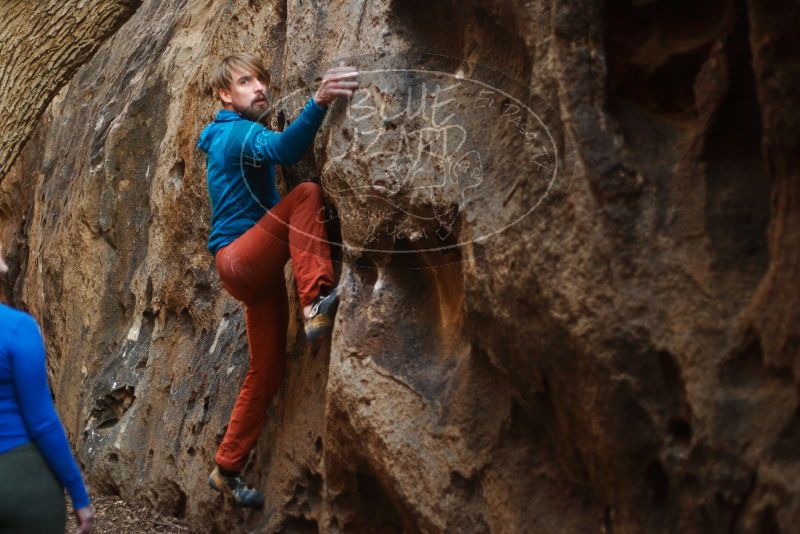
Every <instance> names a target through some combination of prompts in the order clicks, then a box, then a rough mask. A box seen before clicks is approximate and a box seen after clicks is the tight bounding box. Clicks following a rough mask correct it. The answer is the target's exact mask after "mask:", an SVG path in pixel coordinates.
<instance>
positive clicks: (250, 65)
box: [209, 52, 269, 96]
mask: <svg viewBox="0 0 800 534" xmlns="http://www.w3.org/2000/svg"><path fill="white" fill-rule="evenodd" d="M232 69H235V70H238V71H241V72H253V73H255V74H257V75H260V76H262V77H263V78H264V83H265V84H267V85H269V72H267V69H265V68H264V64H263V63H261V60H260V59H258V57H256V56H255V55H253V54H250V53H249V52H240V53H238V54H232V55H230V56H228V57H226V58H225V59H223V60H222V62H221V63H220V64H219V66H218V67H217V69H216V70H215V71H214V74H213V75H212V76H211V81H210V82H209V85H210V87H211V93H212V94H213V95H214V96H219V90H220V89H230V88H231V83H232V82H233V74H232V73H231V70H232Z"/></svg>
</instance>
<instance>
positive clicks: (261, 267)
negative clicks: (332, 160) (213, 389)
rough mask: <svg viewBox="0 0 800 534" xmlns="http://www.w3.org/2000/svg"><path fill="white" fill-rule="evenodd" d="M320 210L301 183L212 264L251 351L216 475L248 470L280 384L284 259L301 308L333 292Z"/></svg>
mask: <svg viewBox="0 0 800 534" xmlns="http://www.w3.org/2000/svg"><path fill="white" fill-rule="evenodd" d="M321 210H322V192H321V190H320V188H319V186H318V185H317V184H314V183H311V182H305V183H302V184H300V185H298V186H297V187H295V188H294V189H293V190H292V191H291V192H290V193H289V194H288V195H286V197H284V198H283V199H282V200H281V201H280V202H279V203H278V204H277V205H275V206H274V207H273V208H272V209H270V210H269V212H267V213H266V214H265V215H264V216H263V217H262V218H261V219H260V220H259V221H258V223H256V224H255V225H254V226H253V227H252V228H250V229H249V230H248V231H247V232H245V233H244V234H242V235H241V236H240V237H239V238H238V239H236V240H235V241H233V242H232V243H231V244H229V245H227V246H225V247H223V248H221V249H220V250H219V251H218V252H217V255H216V257H215V259H216V264H217V271H218V272H219V277H220V279H221V280H222V286H223V287H224V288H225V289H226V290H227V291H228V293H230V294H231V295H232V296H233V297H234V298H236V299H237V300H240V301H242V303H243V304H244V309H245V318H246V320H247V341H248V344H249V346H250V368H249V369H248V371H247V375H246V376H245V377H244V383H243V384H242V389H241V391H239V397H238V398H237V399H236V404H235V405H234V407H233V413H232V414H231V419H230V421H229V422H228V430H227V432H226V433H225V437H224V438H223V440H222V444H220V446H219V449H218V450H217V454H216V456H215V458H214V460H215V461H216V462H217V464H218V465H219V466H220V467H222V468H223V469H227V470H230V471H240V470H241V469H242V468H243V467H244V465H245V463H247V457H248V455H249V453H250V451H251V450H252V449H253V447H255V444H256V441H257V440H258V436H259V435H260V434H261V429H262V428H263V426H264V422H265V420H266V417H267V406H269V402H270V401H271V400H272V398H273V397H274V396H275V393H277V391H278V388H279V387H280V384H281V380H282V379H283V373H284V369H285V365H286V355H285V350H286V328H287V326H288V321H289V310H288V302H287V297H286V282H285V279H284V275H283V268H284V265H286V262H287V261H288V260H289V258H290V257H291V259H292V268H293V270H294V277H295V280H296V282H297V292H298V294H299V295H300V304H301V306H306V305H308V304H310V303H311V301H312V300H314V297H316V296H317V294H318V293H319V290H320V288H321V287H322V286H328V287H333V265H332V263H331V259H330V247H329V245H328V242H327V239H326V234H325V226H324V224H323V223H322V222H321V221H322V219H321V218H320V217H319V215H320V213H321Z"/></svg>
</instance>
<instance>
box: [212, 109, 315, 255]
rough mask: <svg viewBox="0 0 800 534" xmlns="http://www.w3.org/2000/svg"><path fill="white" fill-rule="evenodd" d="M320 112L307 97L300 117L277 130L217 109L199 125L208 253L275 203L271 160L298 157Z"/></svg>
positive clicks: (287, 162)
mask: <svg viewBox="0 0 800 534" xmlns="http://www.w3.org/2000/svg"><path fill="white" fill-rule="evenodd" d="M325 111H326V109H325V108H322V107H320V106H319V105H317V104H316V102H314V99H313V98H311V99H309V100H308V102H307V103H306V105H305V107H304V108H303V111H302V112H301V113H300V116H298V117H297V119H295V120H294V122H292V123H291V124H290V125H289V126H288V127H287V128H286V129H285V130H284V131H283V132H280V133H279V132H274V131H272V130H269V129H267V128H265V127H264V126H262V125H261V124H259V123H257V122H254V121H251V120H248V119H246V118H244V117H242V116H241V115H239V114H238V113H236V112H235V111H231V110H227V109H223V110H220V111H218V112H217V114H216V116H215V117H214V122H212V123H210V124H208V125H207V126H206V127H205V128H204V129H203V131H202V132H201V133H200V138H199V139H198V141H197V148H199V149H200V150H202V151H203V152H205V153H206V154H207V162H206V180H207V182H208V195H209V198H210V199H211V233H210V235H209V238H208V250H210V251H211V254H216V253H217V251H218V250H219V249H221V248H222V247H224V246H225V245H228V244H229V243H231V242H232V241H234V240H235V239H236V238H237V237H239V236H240V235H242V234H243V233H245V232H246V231H247V230H249V229H250V228H251V227H252V226H253V225H255V224H256V222H258V220H259V219H261V217H263V216H264V213H266V210H269V209H270V208H271V207H272V206H274V205H275V204H277V203H278V201H279V200H280V194H279V193H278V188H277V186H276V184H275V163H278V164H281V165H290V164H292V163H296V162H297V161H299V160H300V158H301V157H302V156H303V153H305V151H306V150H307V149H308V147H309V146H310V145H311V143H312V141H313V140H314V136H315V135H316V133H317V130H318V129H319V127H320V125H321V124H322V120H323V119H324V118H325Z"/></svg>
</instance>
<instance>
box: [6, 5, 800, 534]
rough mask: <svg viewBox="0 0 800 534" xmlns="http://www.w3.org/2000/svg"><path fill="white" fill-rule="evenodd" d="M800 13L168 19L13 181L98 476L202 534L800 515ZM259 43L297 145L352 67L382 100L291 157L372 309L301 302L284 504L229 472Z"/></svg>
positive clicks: (80, 94) (158, 21)
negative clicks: (231, 227)
mask: <svg viewBox="0 0 800 534" xmlns="http://www.w3.org/2000/svg"><path fill="white" fill-rule="evenodd" d="M798 25H800V9H799V8H798V7H797V6H796V5H794V4H793V3H791V2H780V3H777V4H776V3H773V5H770V6H766V5H763V3H759V2H755V1H750V2H745V1H743V0H715V1H707V2H694V3H675V2H671V1H669V2H668V1H666V0H664V1H648V0H644V1H637V2H634V1H628V2H609V3H608V5H606V6H602V5H601V3H598V2H591V1H588V0H585V1H584V0H577V1H576V0H537V1H534V2H528V3H523V2H519V1H512V0H507V1H503V0H493V1H491V2H481V3H477V2H471V1H467V2H459V3H456V2H436V3H426V2H421V1H418V0H372V1H369V2H367V1H351V2H339V3H336V5H328V4H325V3H309V2H293V1H292V2H281V1H277V0H275V1H264V2H253V1H250V2H243V1H242V2H233V3H229V2H222V1H216V0H205V1H196V2H194V1H190V2H186V1H180V0H167V1H160V2H155V1H145V2H144V3H143V4H142V6H141V7H140V8H139V9H138V11H137V12H136V14H135V15H134V16H133V17H132V18H131V19H130V20H129V21H128V22H127V23H126V24H125V25H124V26H123V27H122V28H121V29H120V30H119V31H118V32H117V33H116V34H115V35H114V37H112V38H111V39H110V40H109V41H108V42H107V43H106V44H105V45H103V46H102V47H101V48H100V50H99V51H98V53H97V54H96V55H95V57H94V58H93V59H92V60H91V61H90V62H89V63H88V64H86V65H85V66H84V67H82V68H81V69H80V70H79V72H78V74H77V75H76V76H75V77H74V78H73V80H72V81H71V82H70V83H69V84H68V85H67V86H66V87H65V88H64V90H62V91H61V93H60V94H59V95H58V96H57V97H56V99H55V100H54V101H53V103H52V104H51V105H50V107H49V109H48V111H47V112H46V114H45V117H44V118H43V119H42V120H41V122H40V123H39V125H38V126H37V128H36V130H35V133H34V135H33V138H32V140H31V142H30V143H29V144H28V146H27V147H26V148H25V150H24V151H23V153H22V154H21V156H20V158H19V160H18V161H17V163H16V165H15V166H14V168H13V169H12V170H11V171H10V173H9V174H8V175H7V176H6V177H5V179H4V180H3V182H2V188H0V211H1V212H2V213H3V221H2V226H0V237H1V238H2V241H3V242H4V243H6V244H7V249H9V260H10V263H11V264H12V273H11V274H12V276H11V277H9V278H8V279H7V280H6V282H5V283H6V286H5V288H4V292H5V294H6V296H7V297H8V298H10V299H11V300H13V301H14V302H16V303H17V305H19V306H23V307H26V308H27V309H29V310H30V311H31V312H32V313H33V314H34V315H35V316H36V317H38V318H39V320H40V322H41V324H42V327H43V330H44V332H45V335H46V338H47V342H48V351H49V358H50V360H49V361H50V365H51V372H52V384H53V388H54V394H55V397H56V401H57V404H58V406H59V409H60V413H61V416H62V420H63V421H64V423H65V426H66V427H67V430H68V433H69V435H70V438H71V439H72V441H73V443H74V444H75V445H76V448H77V452H78V457H79V459H80V460H81V462H82V463H83V465H84V467H85V469H86V473H87V475H88V477H89V479H90V480H91V482H92V483H93V485H94V487H95V488H97V489H98V490H101V491H107V492H114V493H119V494H121V495H123V496H125V497H126V498H129V499H137V500H142V501H146V502H149V503H152V505H154V506H157V507H159V508H160V509H162V510H164V511H165V512H167V513H172V514H175V515H177V516H181V517H185V518H186V521H187V522H188V523H189V524H190V525H192V527H193V529H195V530H196V531H225V532H228V531H231V530H234V531H242V532H244V531H250V530H254V531H258V532H262V531H263V532H272V531H285V532H314V531H323V532H337V531H352V532H370V531H372V532H393V531H409V532H413V531H423V532H444V531H448V532H451V531H452V532H461V531H463V532H486V531H495V532H597V531H605V532H631V533H634V532H675V531H680V532H717V531H731V532H789V531H791V530H792V525H793V524H796V523H797V521H798V520H800V487H799V486H800V482H798V481H800V456H798V454H799V453H798V450H800V411H798V406H799V404H798V400H799V399H798V384H800V371H799V370H798V369H799V368H798V364H799V363H800V302H798V301H799V300H800V291H798V280H800V258H799V257H798V256H800V208H798V206H799V205H800V174H799V173H800V165H799V164H800V150H799V149H800V146H798V140H800V116H798V114H797V112H796V109H798V104H800V102H798V100H800V71H798V67H797V54H798V52H800V41H798V37H797V32H796V28H797V27H798ZM240 50H246V51H252V52H256V53H258V54H260V55H261V56H263V57H264V58H265V63H266V64H267V65H268V66H269V68H270V71H271V74H272V79H273V85H272V88H271V97H272V100H273V102H274V103H275V109H274V112H273V113H272V114H271V115H270V117H269V120H270V121H271V123H272V124H273V125H275V127H276V128H280V127H281V125H282V124H283V123H285V121H286V120H291V118H292V117H293V116H295V113H296V109H297V105H298V103H302V101H303V100H304V99H306V98H307V97H308V96H310V95H311V93H312V92H313V90H314V88H315V86H316V82H315V77H316V76H319V75H320V74H321V73H322V72H323V71H324V69H325V68H326V67H327V66H329V65H331V64H336V63H337V62H338V60H339V59H340V58H352V59H350V60H349V61H350V62H352V63H354V64H356V65H357V66H358V67H359V69H360V70H362V79H361V81H362V85H363V87H364V91H362V92H361V93H360V94H359V95H357V96H356V97H354V98H353V100H352V101H351V103H350V106H347V105H346V104H345V103H344V102H341V103H338V104H337V105H335V106H333V107H332V109H331V110H330V111H329V113H328V117H327V118H326V122H325V124H324V126H323V129H322V130H321V132H320V134H319V135H318V137H317V140H316V143H315V146H314V150H313V153H312V154H310V155H309V157H308V158H307V159H306V160H305V161H304V162H302V163H301V164H298V165H297V166H294V167H292V168H286V169H283V177H282V181H283V183H282V187H284V188H288V187H291V186H292V185H293V184H295V183H297V182H298V181H301V180H308V179H319V180H320V181H321V183H322V185H323V186H324V189H325V191H326V198H327V200H328V201H329V203H330V205H331V213H332V214H333V216H332V217H331V220H330V233H331V236H332V237H334V238H336V239H335V241H336V242H337V243H342V244H343V245H342V246H338V247H336V248H335V253H336V254H337V258H339V259H340V260H341V262H340V263H338V267H339V268H338V271H340V277H341V284H342V286H343V288H344V300H343V303H342V306H341V308H340V312H339V316H338V318H337V323H336V328H335V332H334V335H333V337H332V341H331V342H330V343H329V344H323V346H321V347H318V348H310V347H308V346H307V345H306V343H305V340H304V339H303V335H302V329H298V321H297V314H298V313H299V312H297V302H296V297H293V298H294V300H293V303H292V305H293V309H294V310H295V313H294V315H295V317H294V319H293V321H292V324H291V325H290V332H289V342H288V347H287V353H288V360H289V366H288V375H287V378H286V381H285V383H284V385H283V387H282V389H281V391H280V393H279V395H278V398H277V399H276V400H275V401H274V403H273V405H272V406H271V407H270V416H269V421H268V424H267V426H266V428H265V431H264V434H263V436H262V439H261V440H260V442H259V445H258V447H257V449H256V451H255V453H254V455H253V457H252V459H251V462H250V463H249V465H248V468H247V474H248V476H249V477H250V479H251V480H252V481H253V482H254V483H256V484H257V485H258V486H259V487H261V488H262V489H264V490H265V494H266V496H267V507H266V510H265V512H264V513H256V512H240V511H237V510H235V509H233V508H232V507H231V506H230V505H229V504H228V503H225V502H224V500H223V498H222V497H220V496H218V495H216V494H214V493H212V492H211V490H210V489H208V488H207V486H206V481H205V477H206V475H207V473H208V472H209V470H210V468H211V465H212V456H213V453H214V451H215V449H216V445H217V444H218V443H219V441H220V439H221V437H222V433H223V431H224V425H225V424H226V422H227V417H228V415H229V413H230V410H231V408H232V405H233V402H234V400H235V396H236V393H237V390H238V386H239V384H240V382H241V380H242V378H243V376H244V373H245V371H246V367H247V348H246V340H245V337H244V324H243V317H242V313H241V310H240V307H239V304H238V303H237V302H236V301H234V300H233V299H232V298H230V297H229V296H227V294H226V293H225V292H224V290H223V289H222V288H221V286H220V284H219V280H218V277H217V275H216V272H215V270H214V267H213V261H212V258H211V256H210V255H209V254H208V252H207V251H206V249H205V240H206V237H207V232H208V230H209V222H208V221H209V216H210V210H209V205H208V199H207V195H206V191H205V168H204V164H205V162H204V158H203V155H202V153H200V152H199V151H197V150H195V148H194V142H195V140H196V138H197V135H198V133H199V132H200V130H201V129H202V127H203V125H204V124H205V123H207V122H208V121H209V120H210V119H211V117H212V115H213V112H214V110H215V108H216V103H215V102H214V101H213V99H212V98H211V95H210V93H209V91H208V90H207V89H206V82H207V80H208V74H209V71H210V69H211V68H212V67H213V66H214V65H216V63H217V62H218V61H219V60H220V59H221V58H222V57H223V56H224V55H227V54H228V53H232V52H234V51H240ZM453 58H459V59H460V60H462V61H458V60H454V59H453ZM485 66H489V67H491V68H487V67H485ZM448 91H449V92H448ZM381 104H384V107H381ZM423 104H424V105H426V106H428V107H426V108H425V109H426V110H427V111H424V110H422V106H423ZM453 143H455V144H453ZM339 238H340V240H339ZM287 283H290V284H291V283H293V282H292V280H291V274H290V271H289V270H287Z"/></svg>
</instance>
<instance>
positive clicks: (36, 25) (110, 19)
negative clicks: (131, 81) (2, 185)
mask: <svg viewBox="0 0 800 534" xmlns="http://www.w3.org/2000/svg"><path fill="white" fill-rule="evenodd" d="M140 4H141V1H140V0H94V1H88V2H87V1H80V0H66V1H63V0H48V1H37V2H25V1H23V0H12V1H10V2H3V3H0V21H2V22H0V111H1V113H0V179H2V178H3V177H4V176H5V174H6V173H7V172H8V170H9V169H10V168H11V165H12V164H13V163H14V160H15V159H16V157H17V155H18V154H19V153H20V151H21V150H22V147H23V146H24V145H25V143H26V141H27V140H28V138H29V137H30V135H31V133H32V132H33V128H34V126H35V125H36V122H37V120H38V119H39V117H40V116H41V114H42V113H43V112H44V110H45V108H46V107H47V105H48V104H49V103H50V100H52V99H53V97H54V96H55V95H56V94H57V93H58V91H59V90H60V89H61V88H62V87H63V86H64V85H65V84H66V83H67V82H68V81H69V80H70V78H72V76H73V75H74V74H75V72H76V71H77V70H78V67H80V66H81V65H83V64H84V63H86V62H87V61H88V60H89V59H90V58H91V57H92V55H93V54H94V53H95V51H97V49H98V48H99V46H100V45H101V44H102V43H103V41H105V40H106V39H107V38H108V37H110V36H111V35H112V34H113V33H114V32H115V31H116V30H117V29H118V28H119V27H120V26H121V25H122V24H123V23H124V22H125V21H126V20H128V18H129V17H130V16H131V15H132V14H133V13H134V12H135V11H136V9H137V8H138V7H139V5H140Z"/></svg>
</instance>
